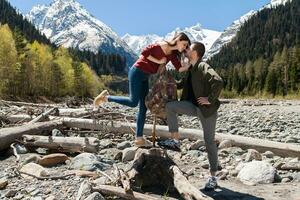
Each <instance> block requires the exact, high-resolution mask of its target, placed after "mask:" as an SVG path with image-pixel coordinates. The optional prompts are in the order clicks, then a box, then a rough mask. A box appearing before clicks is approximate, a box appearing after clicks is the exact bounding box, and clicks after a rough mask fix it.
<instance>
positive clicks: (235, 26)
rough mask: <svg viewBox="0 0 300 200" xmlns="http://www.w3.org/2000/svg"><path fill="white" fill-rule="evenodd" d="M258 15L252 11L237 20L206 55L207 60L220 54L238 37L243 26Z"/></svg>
mask: <svg viewBox="0 0 300 200" xmlns="http://www.w3.org/2000/svg"><path fill="white" fill-rule="evenodd" d="M255 14H256V11H254V10H251V11H250V12H248V13H247V14H245V15H243V16H242V17H241V18H240V19H238V20H235V21H234V22H233V23H232V24H231V25H230V26H229V27H228V28H226V29H225V30H224V32H223V33H222V34H221V36H220V37H219V38H218V39H217V40H216V41H215V42H214V43H213V45H212V46H211V48H210V49H209V50H208V52H207V54H206V56H205V57H206V58H210V57H212V56H213V55H215V54H217V53H219V51H220V50H221V48H222V47H223V46H224V45H226V44H228V43H229V42H231V40H232V39H233V38H234V37H235V36H236V34H237V32H238V31H239V30H240V28H241V26H242V25H243V24H244V23H245V22H246V21H247V20H248V19H250V18H251V17H252V16H253V15H255Z"/></svg>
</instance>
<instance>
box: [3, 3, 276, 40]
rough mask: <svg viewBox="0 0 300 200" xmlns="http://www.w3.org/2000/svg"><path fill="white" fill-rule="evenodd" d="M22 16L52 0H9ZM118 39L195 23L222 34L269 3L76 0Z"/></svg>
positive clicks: (156, 32)
mask: <svg viewBox="0 0 300 200" xmlns="http://www.w3.org/2000/svg"><path fill="white" fill-rule="evenodd" d="M9 1H10V2H11V4H12V5H13V6H15V7H17V8H18V9H19V10H20V11H21V12H22V13H27V12H29V11H30V9H31V8H32V7H33V6H34V5H36V4H49V3H50V2H51V0H9ZM77 1H78V2H80V3H81V5H83V7H85V8H86V9H87V10H88V11H89V12H90V13H91V14H92V15H94V16H95V17H97V18H98V19H100V20H101V21H102V22H104V23H105V24H107V25H108V26H110V27H111V28H112V29H113V30H114V31H115V32H116V33H117V34H118V35H119V36H123V35H124V34H125V33H129V34H134V35H141V34H152V33H153V34H158V35H161V36H162V35H165V34H166V33H168V32H171V31H173V30H174V29H175V28H176V27H189V26H192V25H195V24H196V23H200V24H202V27H203V28H206V29H212V30H217V31H223V30H224V29H225V28H226V27H227V26H229V25H230V24H231V23H232V22H233V21H234V20H236V19H238V18H239V17H240V16H242V15H244V14H245V13H247V12H248V11H250V10H256V9H258V8H261V7H262V6H263V5H265V4H267V3H269V2H270V0H184V1H183V0H181V1H179V0H148V1H146V0H77Z"/></svg>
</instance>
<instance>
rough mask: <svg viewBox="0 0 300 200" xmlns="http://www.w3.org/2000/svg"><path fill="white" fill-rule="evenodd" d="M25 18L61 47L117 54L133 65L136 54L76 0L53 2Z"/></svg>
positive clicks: (41, 6) (38, 8)
mask: <svg viewBox="0 0 300 200" xmlns="http://www.w3.org/2000/svg"><path fill="white" fill-rule="evenodd" d="M26 17H27V18H28V19H29V20H30V21H31V22H32V23H34V24H35V26H36V27H37V28H38V29H39V30H40V31H41V32H42V33H44V34H45V35H46V36H47V37H48V38H49V39H50V40H51V41H52V42H53V43H55V44H56V45H58V46H61V45H62V46H64V47H67V48H68V47H72V48H79V49H80V50H90V51H93V52H95V53H96V52H98V50H99V49H100V50H101V52H103V53H118V54H120V55H122V56H125V57H126V59H127V64H128V65H130V64H132V63H133V62H134V61H135V59H136V55H135V54H134V52H133V51H132V50H131V49H130V47H129V46H128V45H127V44H126V42H124V41H123V40H122V39H121V38H119V36H118V35H117V34H116V33H115V32H114V31H113V30H112V29H111V28H110V27H109V26H107V25H106V24H104V23H103V22H101V21H100V20H98V19H96V18H95V17H93V16H92V15H91V14H90V13H89V12H88V11H87V10H85V9H84V8H83V7H82V6H81V5H80V4H79V3H78V2H77V1H75V0H53V1H52V3H51V4H50V5H49V6H46V5H38V6H36V7H33V8H32V10H31V11H30V12H29V13H28V14H27V15H26Z"/></svg>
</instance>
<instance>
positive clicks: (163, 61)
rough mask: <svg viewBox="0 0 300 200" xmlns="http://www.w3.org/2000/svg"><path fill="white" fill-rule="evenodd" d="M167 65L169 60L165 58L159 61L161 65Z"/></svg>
mask: <svg viewBox="0 0 300 200" xmlns="http://www.w3.org/2000/svg"><path fill="white" fill-rule="evenodd" d="M166 63H167V58H166V57H163V58H162V59H160V60H159V64H166Z"/></svg>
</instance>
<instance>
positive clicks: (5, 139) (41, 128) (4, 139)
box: [0, 120, 63, 151]
mask: <svg viewBox="0 0 300 200" xmlns="http://www.w3.org/2000/svg"><path fill="white" fill-rule="evenodd" d="M62 126H63V123H62V121H61V120H56V121H49V122H37V123H34V124H26V125H22V126H17V127H10V128H2V129H0V151H1V150H4V149H7V148H9V147H10V145H11V144H12V143H14V142H15V141H16V140H18V139H22V136H23V135H43V134H48V133H49V131H51V130H52V129H54V128H61V127H62Z"/></svg>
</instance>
